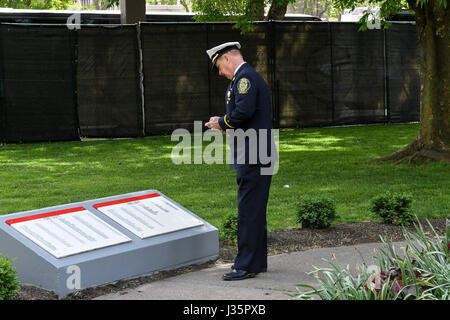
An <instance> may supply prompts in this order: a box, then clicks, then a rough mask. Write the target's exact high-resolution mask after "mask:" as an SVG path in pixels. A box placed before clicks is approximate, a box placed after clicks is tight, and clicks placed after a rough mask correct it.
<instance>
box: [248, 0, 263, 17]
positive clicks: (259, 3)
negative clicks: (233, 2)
mask: <svg viewBox="0 0 450 320" xmlns="http://www.w3.org/2000/svg"><path fill="white" fill-rule="evenodd" d="M247 10H248V13H249V14H250V16H252V17H253V18H254V19H255V20H256V21H263V20H264V0H249V2H248V7H247Z"/></svg>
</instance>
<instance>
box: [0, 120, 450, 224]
mask: <svg viewBox="0 0 450 320" xmlns="http://www.w3.org/2000/svg"><path fill="white" fill-rule="evenodd" d="M417 131H418V125H417V124H407V125H386V126H364V127H346V128H319V129H286V130H280V144H279V152H280V167H279V171H278V173H277V174H276V175H275V176H274V177H273V180H272V186H271V193H270V199H269V205H268V216H267V219H268V229H269V231H274V230H278V229H286V228H293V227H297V226H298V225H297V223H296V212H297V210H298V202H299V199H300V198H301V197H302V196H307V195H319V194H320V195H324V196H327V197H330V198H332V199H334V200H335V204H336V209H337V213H338V214H339V218H338V219H337V221H336V223H341V222H360V221H364V220H370V217H369V213H370V212H369V206H370V200H371V198H373V197H375V196H377V195H379V194H380V193H384V192H385V191H386V190H391V191H399V192H400V191H404V192H409V193H411V194H412V196H413V203H412V209H413V212H414V213H415V214H417V215H418V217H419V218H438V217H449V216H450V192H449V190H450V165H449V164H445V163H430V164H427V165H425V166H420V165H410V164H402V165H394V164H372V163H367V162H366V160H368V159H371V158H375V157H380V156H383V155H387V154H389V153H391V152H393V151H395V150H397V149H399V148H401V147H402V146H404V145H406V144H407V143H408V142H410V141H411V140H412V139H413V138H414V137H415V135H416V133H417ZM177 143H178V142H176V141H171V139H170V136H152V137H145V138H139V139H125V140H123V139H122V140H98V141H92V140H91V141H84V142H61V143H35V144H11V145H4V146H1V147H0V166H1V170H0V192H1V196H0V214H9V213H13V212H21V211H26V210H32V209H39V208H44V207H48V206H54V205H60V204H66V203H71V202H78V201H85V200H91V199H95V198H100V197H106V196H112V195H118V194H122V193H128V192H134V191H140V190H147V189H156V190H159V191H160V192H162V193H163V194H165V195H167V196H168V197H170V198H172V199H173V200H175V201H177V202H178V203H180V204H181V205H183V206H184V207H186V208H187V209H189V210H190V211H192V212H194V213H195V214H197V215H198V216H200V217H202V218H203V219H205V220H207V221H208V222H210V223H211V224H213V225H215V226H216V227H221V225H222V222H223V219H224V217H225V216H226V214H228V213H230V212H233V211H236V209H237V205H236V196H237V185H236V180H235V173H234V171H231V170H229V169H228V167H229V166H228V165H226V164H223V165H218V164H212V165H207V164H201V165H194V164H191V165H175V164H174V163H172V161H171V151H172V148H173V147H174V146H175V145H177ZM206 145H207V143H204V145H203V147H205V146H206ZM285 185H289V188H287V187H285Z"/></svg>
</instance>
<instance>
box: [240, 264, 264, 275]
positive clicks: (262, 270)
mask: <svg viewBox="0 0 450 320" xmlns="http://www.w3.org/2000/svg"><path fill="white" fill-rule="evenodd" d="M231 270H234V264H233V265H232V266H231ZM260 272H267V267H266V268H263V269H261V271H259V272H256V273H255V274H258V273H260Z"/></svg>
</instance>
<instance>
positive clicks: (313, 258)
mask: <svg viewBox="0 0 450 320" xmlns="http://www.w3.org/2000/svg"><path fill="white" fill-rule="evenodd" d="M393 244H394V246H395V249H396V250H397V252H401V250H400V248H401V247H403V246H404V245H405V242H394V243H393ZM382 246H383V244H382V243H365V244H360V245H352V246H342V247H335V248H320V249H311V250H307V251H299V252H292V253H286V254H279V255H274V256H269V258H268V259H269V261H268V271H267V272H266V273H260V274H258V275H257V276H256V277H255V278H251V279H245V280H240V281H223V280H222V275H223V274H224V273H228V272H230V267H231V265H232V264H231V263H227V264H223V263H222V264H221V263H216V264H215V266H214V267H211V268H206V269H202V270H198V271H194V272H189V273H185V274H182V275H178V276H174V277H170V278H165V279H162V280H158V281H154V282H151V283H148V284H144V285H142V286H139V287H137V288H134V289H127V290H125V291H122V292H117V293H112V294H107V295H104V296H100V297H97V298H95V300H228V299H230V300H231V299H232V300H289V299H291V297H290V296H289V294H295V293H297V292H298V291H297V287H296V284H309V285H317V283H316V281H315V279H314V278H313V277H312V276H310V275H307V274H306V272H310V271H313V270H314V269H313V267H312V265H315V266H317V267H330V265H329V264H328V263H327V262H325V261H323V260H322V259H327V260H331V255H332V253H334V255H335V257H336V259H335V260H334V263H336V264H338V265H340V266H341V267H346V266H347V265H349V266H350V270H352V271H355V267H356V265H357V264H359V265H361V264H362V262H363V261H362V259H361V257H360V254H359V253H358V252H357V251H356V250H355V248H358V249H359V251H360V252H361V254H362V256H363V257H364V260H365V261H366V263H367V264H368V265H370V264H372V256H373V255H374V251H373V249H374V248H380V247H382Z"/></svg>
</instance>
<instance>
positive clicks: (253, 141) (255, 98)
mask: <svg viewBox="0 0 450 320" xmlns="http://www.w3.org/2000/svg"><path fill="white" fill-rule="evenodd" d="M225 103H226V109H227V113H226V115H224V116H223V117H221V118H219V125H220V127H221V128H222V130H224V131H226V130H230V129H232V130H233V131H227V133H228V134H229V133H230V132H231V133H232V134H231V136H232V138H230V140H229V141H230V142H232V144H233V147H234V148H233V147H232V148H231V152H232V153H231V154H232V157H233V159H232V164H231V168H232V169H233V168H236V167H237V166H239V165H248V164H251V165H268V164H269V163H270V160H271V159H270V155H271V152H272V153H273V152H274V151H275V149H274V143H273V139H272V133H271V129H272V107H271V98H270V90H269V88H268V86H267V84H266V82H265V81H264V79H263V78H262V77H261V75H260V74H259V73H257V72H256V71H255V69H253V68H252V67H251V66H250V65H249V64H248V63H244V64H243V65H242V66H241V67H240V68H239V69H238V71H237V73H236V74H235V76H234V78H233V79H232V80H231V82H230V84H229V86H228V89H227V92H226V94H225ZM239 129H242V130H239ZM261 129H263V130H261ZM242 137H244V140H245V146H244V145H243V144H242V142H240V141H244V140H242ZM233 142H234V143H233ZM244 148H245V149H244ZM261 148H262V150H260V149H261Z"/></svg>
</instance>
